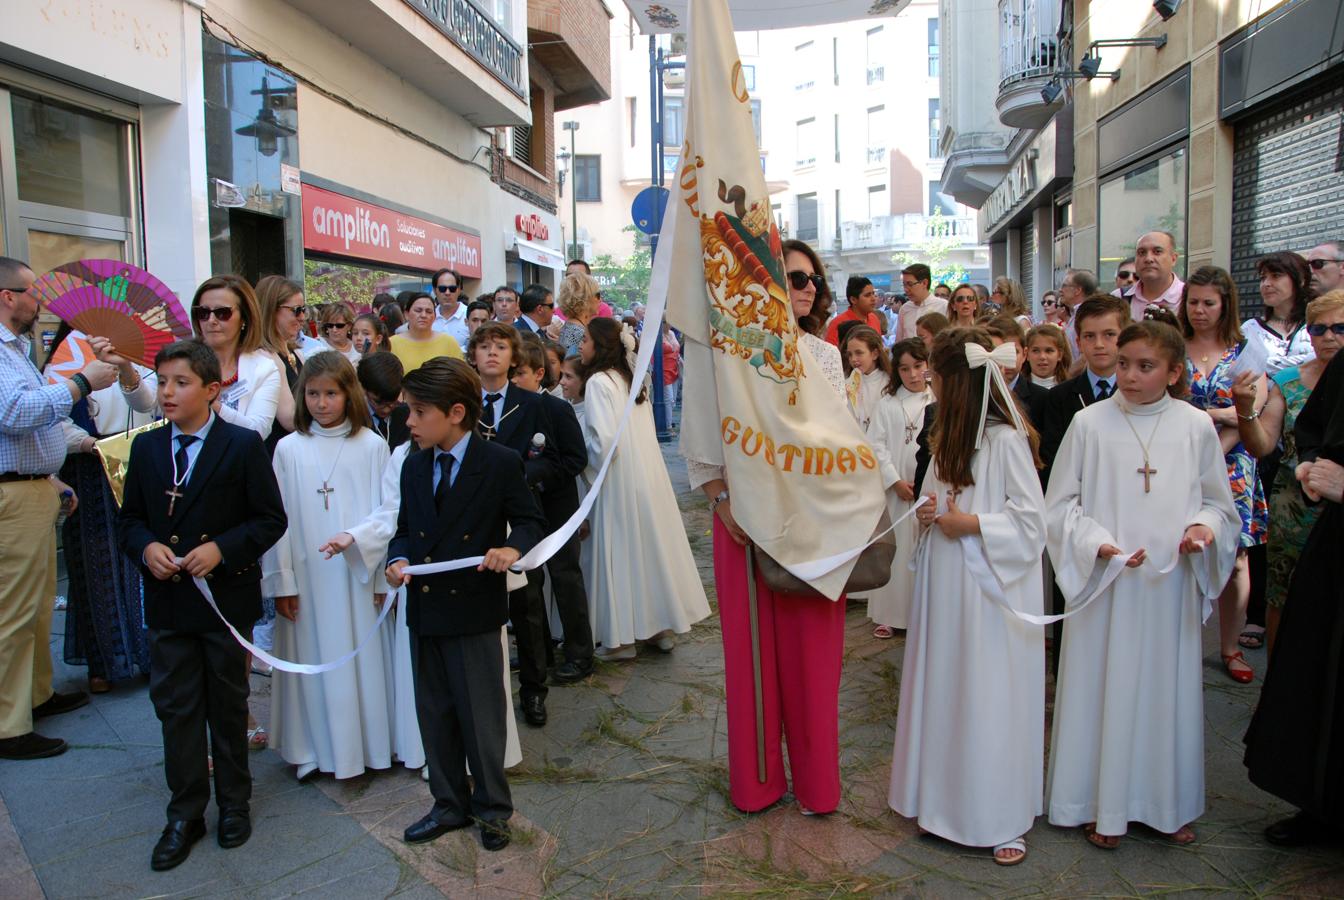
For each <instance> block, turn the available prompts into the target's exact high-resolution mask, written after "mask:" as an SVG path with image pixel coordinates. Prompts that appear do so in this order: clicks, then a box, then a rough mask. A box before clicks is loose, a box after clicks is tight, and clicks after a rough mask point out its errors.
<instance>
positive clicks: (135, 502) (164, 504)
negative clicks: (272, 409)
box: [117, 416, 288, 632]
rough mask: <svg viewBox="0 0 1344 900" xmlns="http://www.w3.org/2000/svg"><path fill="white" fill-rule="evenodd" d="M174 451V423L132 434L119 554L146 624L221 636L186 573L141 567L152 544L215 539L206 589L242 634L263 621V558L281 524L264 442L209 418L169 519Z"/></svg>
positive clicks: (181, 550) (180, 549)
mask: <svg viewBox="0 0 1344 900" xmlns="http://www.w3.org/2000/svg"><path fill="white" fill-rule="evenodd" d="M173 452H174V447H173V442H172V426H169V425H164V426H163V427H161V428H156V429H154V430H153V431H148V432H145V433H144V434H141V435H139V436H137V437H136V439H135V442H134V443H133V444H132V445H131V456H130V464H129V471H128V472H127V474H126V486H125V491H124V495H123V500H122V504H121V512H120V514H119V515H118V523H117V524H118V532H119V537H120V543H121V549H122V551H123V552H124V553H125V554H126V555H127V556H129V557H130V558H131V559H132V560H133V561H134V562H135V564H136V565H138V566H139V567H140V574H141V576H142V577H143V579H144V584H145V625H146V626H148V627H150V628H165V629H169V630H172V631H193V632H203V631H223V630H224V623H222V622H220V621H219V618H218V617H217V616H216V615H215V614H214V613H213V612H211V610H210V607H209V606H207V605H206V602H205V598H204V597H203V596H202V595H201V593H200V591H198V590H196V586H195V585H194V584H193V583H192V579H191V576H190V575H188V574H187V573H186V572H178V573H177V574H174V575H173V576H172V577H171V578H169V579H168V580H167V581H159V580H158V579H157V578H155V577H154V576H153V575H151V574H150V572H149V569H148V568H146V567H145V565H144V564H143V563H142V562H141V560H143V559H144V553H145V548H146V547H148V546H149V545H150V544H153V543H160V544H165V545H167V546H168V547H169V549H171V550H172V551H173V553H175V554H176V555H177V556H179V557H181V556H186V555H187V554H188V553H189V552H191V551H192V550H194V549H195V548H196V547H198V546H200V545H202V544H207V543H209V542H211V541H214V542H215V544H216V545H218V546H219V552H220V554H221V556H222V557H223V560H222V561H221V562H220V564H219V565H218V566H216V567H215V570H214V571H213V572H211V573H210V574H208V575H206V576H205V577H206V581H208V582H209V584H210V593H211V594H213V595H214V597H215V603H216V604H218V606H219V610H220V612H222V613H223V614H224V616H225V618H227V619H228V620H229V622H230V623H231V624H232V625H233V626H234V627H235V628H237V629H239V630H240V631H244V632H245V631H246V630H247V629H249V628H251V627H252V625H253V623H254V622H256V621H257V619H259V618H261V565H260V564H259V561H260V559H261V556H262V554H263V553H265V552H266V551H267V550H269V549H270V548H271V546H272V545H273V544H274V543H275V542H276V541H278V540H280V537H281V536H282V535H283V534H284V533H285V528H286V527H287V526H288V520H287V519H286V517H285V507H284V503H283V502H282V501H281V499H280V488H279V486H278V485H277V484H276V482H275V472H274V471H273V470H272V469H271V460H270V457H269V456H268V455H267V453H266V446H265V445H264V444H263V443H262V440H261V438H260V437H258V436H257V433H256V432H255V431H253V430H251V429H250V428H240V427H239V426H237V425H230V424H229V423H228V422H225V421H224V420H223V419H220V418H219V417H218V416H216V417H215V422H214V424H213V425H211V426H210V433H209V434H207V435H206V437H205V442H204V443H203V444H201V449H200V452H199V453H198V455H197V457H196V465H195V467H194V468H193V469H192V470H191V479H190V480H189V481H188V482H187V483H186V484H185V485H183V486H182V488H181V490H182V496H181V497H180V498H178V500H177V502H176V503H175V504H174V505H173V514H172V515H171V516H169V515H168V503H169V497H168V496H167V491H168V490H169V489H170V488H172V486H173Z"/></svg>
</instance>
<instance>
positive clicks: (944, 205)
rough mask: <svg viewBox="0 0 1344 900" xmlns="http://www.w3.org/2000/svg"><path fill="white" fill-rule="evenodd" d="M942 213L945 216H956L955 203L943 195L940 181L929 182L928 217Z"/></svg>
mask: <svg viewBox="0 0 1344 900" xmlns="http://www.w3.org/2000/svg"><path fill="white" fill-rule="evenodd" d="M936 213H942V214H943V215H945V216H955V215H956V214H957V201H955V200H953V199H952V198H951V197H949V196H947V194H944V193H943V183H942V182H941V181H930V182H929V215H931V216H932V215H934V214H936Z"/></svg>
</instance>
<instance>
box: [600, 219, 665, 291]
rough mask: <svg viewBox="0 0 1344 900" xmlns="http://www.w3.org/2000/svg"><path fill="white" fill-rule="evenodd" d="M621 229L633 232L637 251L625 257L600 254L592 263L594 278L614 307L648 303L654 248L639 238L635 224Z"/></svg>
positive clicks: (632, 238)
mask: <svg viewBox="0 0 1344 900" xmlns="http://www.w3.org/2000/svg"><path fill="white" fill-rule="evenodd" d="M622 230H623V231H626V232H629V233H630V235H631V240H632V243H633V244H634V251H633V252H632V253H631V254H630V255H629V256H627V257H626V258H625V259H624V260H621V259H618V258H616V257H615V256H612V255H611V254H610V253H601V254H599V255H598V256H597V257H596V258H595V259H593V260H592V261H591V262H590V263H589V265H591V266H592V267H593V277H594V278H596V279H597V280H598V283H599V284H601V285H602V299H603V300H605V301H607V303H609V304H611V305H612V306H613V307H616V308H620V309H629V308H630V307H631V306H632V305H633V304H635V303H647V302H648V299H649V282H650V280H652V277H653V252H652V249H653V248H652V247H650V246H649V245H648V244H646V243H642V242H641V241H640V239H639V233H638V231H637V230H636V229H635V226H633V225H627V226H625V228H623V229H622Z"/></svg>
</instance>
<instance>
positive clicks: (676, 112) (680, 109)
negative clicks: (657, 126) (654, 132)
mask: <svg viewBox="0 0 1344 900" xmlns="http://www.w3.org/2000/svg"><path fill="white" fill-rule="evenodd" d="M685 140H686V98H685V97H664V98H663V146H664V147H670V148H672V149H673V150H676V151H680V150H681V145H682V143H683V142H684V141H685Z"/></svg>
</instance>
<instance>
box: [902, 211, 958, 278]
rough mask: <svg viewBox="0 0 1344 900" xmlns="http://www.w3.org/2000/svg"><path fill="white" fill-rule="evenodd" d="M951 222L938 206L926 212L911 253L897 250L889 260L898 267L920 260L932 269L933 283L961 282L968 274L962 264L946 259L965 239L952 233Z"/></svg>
mask: <svg viewBox="0 0 1344 900" xmlns="http://www.w3.org/2000/svg"><path fill="white" fill-rule="evenodd" d="M953 226H954V222H953V221H952V220H950V219H948V218H947V217H946V216H944V215H943V211H942V210H941V209H939V210H934V213H933V215H931V216H929V219H928V225H927V226H926V228H925V231H924V234H925V237H924V240H922V241H920V242H919V243H918V244H916V245H915V250H914V252H913V253H898V254H896V255H895V256H893V257H892V262H894V263H896V265H897V266H898V267H900V268H902V269H904V268H906V267H907V266H912V265H914V264H915V263H923V264H924V265H926V266H928V267H929V269H930V271H932V272H933V282H932V283H933V284H940V283H941V284H948V285H952V286H954V287H955V286H956V285H958V284H961V283H962V282H963V281H965V280H966V279H967V278H968V277H969V273H968V272H967V271H966V268H965V267H964V266H962V265H960V264H959V263H955V262H948V261H947V258H948V256H950V255H951V254H952V252H953V251H954V250H960V249H961V248H962V247H963V246H965V243H966V242H965V240H964V239H963V238H962V237H960V236H958V235H957V234H956V233H955V231H954V228H953Z"/></svg>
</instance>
